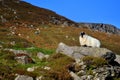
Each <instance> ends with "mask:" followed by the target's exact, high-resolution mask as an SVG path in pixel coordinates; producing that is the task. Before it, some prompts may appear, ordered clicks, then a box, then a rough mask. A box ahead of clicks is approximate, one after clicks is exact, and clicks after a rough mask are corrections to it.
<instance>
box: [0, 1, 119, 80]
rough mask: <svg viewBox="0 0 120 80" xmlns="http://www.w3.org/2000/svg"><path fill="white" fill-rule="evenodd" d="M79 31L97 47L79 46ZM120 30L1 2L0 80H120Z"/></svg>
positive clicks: (19, 3) (17, 3)
mask: <svg viewBox="0 0 120 80" xmlns="http://www.w3.org/2000/svg"><path fill="white" fill-rule="evenodd" d="M81 31H84V32H86V34H88V35H90V36H93V37H95V38H97V39H99V40H100V42H101V48H89V47H80V43H79V40H78V37H79V33H80V32H81ZM119 33H120V32H119V29H117V28H116V27H115V26H112V25H107V24H91V23H90V24H89V23H80V24H79V23H76V22H74V21H72V20H69V19H67V18H65V17H63V16H60V15H58V14H57V13H55V12H53V11H50V10H47V9H44V8H39V7H36V6H33V5H31V4H29V3H26V2H24V1H21V0H0V80H119V79H120V56H119V55H120V36H119V35H118V34H119ZM60 42H63V43H60ZM59 43H60V44H59ZM61 44H62V45H61ZM68 45H69V46H68Z"/></svg>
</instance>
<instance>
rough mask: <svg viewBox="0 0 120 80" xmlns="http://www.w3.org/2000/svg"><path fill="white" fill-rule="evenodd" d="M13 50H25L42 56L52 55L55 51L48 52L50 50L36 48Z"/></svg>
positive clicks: (16, 48) (17, 48)
mask: <svg viewBox="0 0 120 80" xmlns="http://www.w3.org/2000/svg"><path fill="white" fill-rule="evenodd" d="M13 49H15V50H25V51H28V52H31V53H38V52H42V53H44V54H49V55H50V54H52V53H54V52H55V50H50V49H43V48H37V47H30V48H19V47H14V48H13Z"/></svg>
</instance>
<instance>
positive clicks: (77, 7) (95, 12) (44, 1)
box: [24, 0, 120, 29]
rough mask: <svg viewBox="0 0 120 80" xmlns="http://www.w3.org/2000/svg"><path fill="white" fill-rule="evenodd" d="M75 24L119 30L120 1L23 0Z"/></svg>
mask: <svg viewBox="0 0 120 80" xmlns="http://www.w3.org/2000/svg"><path fill="white" fill-rule="evenodd" d="M24 1H25V2H28V3H31V4H32V5H35V6H38V7H42V8H46V9H49V10H52V11H54V12H56V13H57V14H59V15H62V16H64V17H66V18H68V19H70V20H73V21H75V22H87V23H105V24H112V25H114V26H116V27H117V28H119V29H120V0H24Z"/></svg>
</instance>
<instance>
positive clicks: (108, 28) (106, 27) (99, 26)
mask: <svg viewBox="0 0 120 80" xmlns="http://www.w3.org/2000/svg"><path fill="white" fill-rule="evenodd" d="M81 25H82V26H84V27H87V28H89V29H92V30H96V31H100V32H105V33H112V34H120V29H118V28H116V27H115V26H114V25H110V24H103V23H79V26H80V27H82V26H81Z"/></svg>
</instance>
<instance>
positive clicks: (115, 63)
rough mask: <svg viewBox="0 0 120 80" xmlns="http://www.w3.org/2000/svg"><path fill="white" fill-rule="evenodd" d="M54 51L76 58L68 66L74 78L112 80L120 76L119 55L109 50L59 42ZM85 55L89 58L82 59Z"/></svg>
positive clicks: (75, 79)
mask: <svg viewBox="0 0 120 80" xmlns="http://www.w3.org/2000/svg"><path fill="white" fill-rule="evenodd" d="M56 52H57V53H58V54H59V53H62V54H65V55H67V56H69V57H71V58H73V59H75V60H76V62H75V63H73V64H70V65H69V68H68V69H69V71H70V75H71V76H72V77H73V79H74V80H113V79H114V78H120V64H119V63H120V56H119V55H116V54H115V53H113V52H112V51H111V50H108V49H106V48H90V47H78V46H68V45H66V44H64V43H60V44H59V45H58V48H57V50H56ZM85 57H89V59H88V58H87V59H86V61H85V60H83V58H85ZM90 57H92V58H90ZM97 59H99V61H98V60H97ZM102 60H103V61H102ZM104 60H105V61H104ZM94 61H95V63H94ZM96 61H98V62H96ZM106 61H107V62H106ZM99 63H100V64H99Z"/></svg>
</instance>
